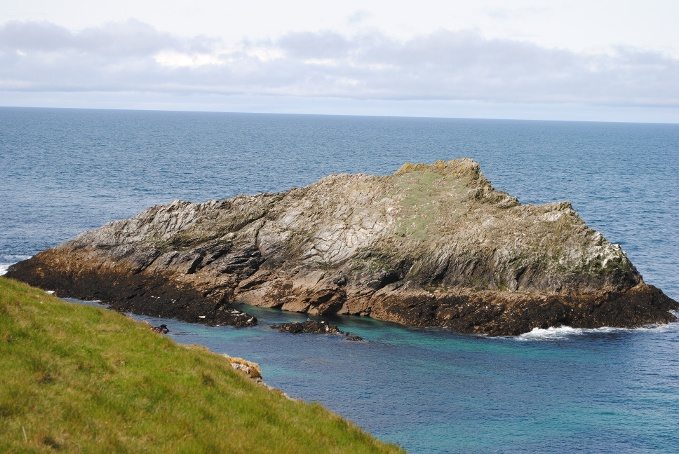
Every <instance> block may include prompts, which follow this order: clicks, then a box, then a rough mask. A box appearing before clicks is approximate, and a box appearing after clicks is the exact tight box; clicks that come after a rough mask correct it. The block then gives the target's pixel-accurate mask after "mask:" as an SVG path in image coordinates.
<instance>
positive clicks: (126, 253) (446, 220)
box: [8, 159, 678, 335]
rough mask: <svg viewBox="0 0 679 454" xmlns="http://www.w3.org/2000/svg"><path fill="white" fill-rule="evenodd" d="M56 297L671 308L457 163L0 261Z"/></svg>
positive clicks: (195, 317) (545, 210) (232, 204)
mask: <svg viewBox="0 0 679 454" xmlns="http://www.w3.org/2000/svg"><path fill="white" fill-rule="evenodd" d="M8 274H9V275H10V276H13V277H17V278H19V279H22V280H25V281H27V282H29V283H32V284H34V285H39V286H42V287H45V288H51V289H54V290H57V291H58V292H59V293H60V294H68V295H73V296H76V297H85V298H87V297H90V298H92V297H94V298H99V299H102V300H106V301H109V302H110V303H111V304H113V305H114V306H116V307H119V308H122V309H125V310H132V311H136V312H142V313H153V314H156V315H164V316H174V317H178V318H183V319H186V320H190V321H198V322H204V323H212V324H235V325H238V326H247V325H249V324H253V323H255V322H256V320H255V319H254V318H253V317H250V316H248V315H247V314H243V313H241V312H239V311H237V310H235V309H233V308H232V307H231V306H230V304H231V303H233V302H246V303H248V304H252V305H257V306H266V307H277V308H281V309H284V310H291V311H297V312H308V313H310V314H321V315H323V314H333V313H337V314H358V315H368V316H372V317H375V318H379V319H383V320H390V321H394V322H398V323H403V324H407V325H411V326H418V327H423V326H439V327H446V328H451V329H454V330H457V331H462V332H473V333H486V334H493V335H504V334H507V335H511V334H519V333H522V332H526V331H530V330H531V329H532V328H534V327H543V328H546V327H548V326H558V325H571V326H579V327H597V326H604V325H608V326H639V325H643V324H648V323H657V322H668V321H672V320H674V316H673V315H672V314H671V313H669V312H668V311H669V310H671V309H676V308H677V307H678V304H677V303H676V302H675V301H673V300H671V299H670V298H669V297H667V296H666V295H664V294H663V293H662V291H660V290H659V289H657V288H655V287H653V286H650V285H647V284H645V283H644V282H643V279H642V277H641V276H640V274H639V273H638V272H637V270H636V269H635V268H634V266H633V265H632V263H631V262H630V261H629V259H628V258H627V257H626V255H625V254H624V252H623V251H622V250H621V249H620V247H619V246H617V245H614V244H611V243H610V242H608V241H607V240H606V239H605V238H604V237H603V236H602V235H601V234H600V233H598V232H596V231H594V230H592V229H590V228H589V227H588V226H587V225H586V224H585V222H584V221H583V220H582V219H581V218H580V217H579V216H578V215H577V213H576V212H575V211H574V210H573V208H572V207H571V205H570V204H569V203H567V202H562V203H555V204H547V205H522V204H520V203H519V202H518V200H517V199H516V198H514V197H512V196H510V195H508V194H506V193H504V192H500V191H497V190H495V189H494V188H493V187H492V185H491V184H490V183H489V182H488V180H486V178H485V177H484V176H483V175H482V174H481V172H480V168H479V165H478V164H477V163H476V162H474V161H472V160H470V159H459V160H454V161H448V162H443V161H438V162H436V163H434V164H430V165H427V164H405V165H404V166H403V167H402V168H401V169H400V170H399V171H397V172H396V173H395V174H394V175H389V176H372V175H363V174H358V175H345V174H343V175H332V176H329V177H326V178H324V179H322V180H320V181H318V182H317V183H314V184H312V185H310V186H307V187H304V188H296V189H292V190H290V191H286V192H281V193H273V194H271V193H267V194H259V195H254V196H238V197H235V198H232V199H228V200H224V201H212V202H206V203H189V202H181V201H175V202H173V203H171V204H169V205H162V206H155V207H152V208H150V209H148V210H146V211H144V212H142V213H141V214H139V215H138V216H135V217H133V218H131V219H128V220H123V221H117V222H113V223H111V224H108V225H105V226H103V227H101V228H99V229H96V230H92V231H89V232H86V233H84V234H82V235H80V236H78V237H77V238H75V239H74V240H72V241H70V242H67V243H64V244H62V245H60V246H58V247H56V248H53V249H49V250H47V251H44V252H42V253H40V254H38V255H36V256H35V257H33V258H31V259H29V260H27V261H25V262H22V263H19V264H17V265H15V266H14V267H12V268H10V270H9V273H8Z"/></svg>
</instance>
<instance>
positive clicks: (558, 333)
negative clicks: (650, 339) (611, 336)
mask: <svg viewBox="0 0 679 454" xmlns="http://www.w3.org/2000/svg"><path fill="white" fill-rule="evenodd" d="M675 315H679V314H677V313H675ZM678 327H679V323H666V324H659V325H648V326H643V327H640V328H615V327H612V326H602V327H601V328H573V327H572V326H566V325H563V326H550V327H549V328H546V329H545V328H533V329H532V330H531V331H529V332H527V333H523V334H521V335H519V336H516V337H514V339H516V340H521V341H530V340H538V341H539V340H562V339H568V338H571V337H575V336H582V335H586V334H607V333H621V332H632V331H650V330H653V331H666V330H673V329H677V328H678Z"/></svg>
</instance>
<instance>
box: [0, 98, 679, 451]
mask: <svg viewBox="0 0 679 454" xmlns="http://www.w3.org/2000/svg"><path fill="white" fill-rule="evenodd" d="M459 156H470V157H473V158H474V159H476V160H477V161H479V162H480V163H481V165H482V169H483V171H484V173H485V174H486V175H487V176H488V177H489V179H491V181H492V182H493V183H494V184H495V186H496V187H499V188H501V189H503V190H506V191H508V192H510V193H511V194H513V195H517V196H518V197H519V199H520V200H521V201H522V202H524V203H535V202H547V201H554V200H564V199H569V200H572V201H573V203H574V206H575V208H576V209H577V210H578V211H579V212H580V213H581V214H582V216H583V217H584V218H585V220H586V221H587V222H588V223H590V225H592V226H593V227H595V228H597V229H598V230H600V231H602V232H603V233H604V234H605V235H606V236H607V237H608V238H609V239H610V240H611V241H614V242H617V243H620V244H621V245H622V246H623V248H624V249H625V250H626V251H627V252H628V254H629V255H630V257H631V259H632V261H633V262H634V263H635V265H636V266H637V267H638V269H639V270H640V272H641V273H642V274H643V275H644V277H645V279H646V280H647V281H648V282H650V283H653V284H655V285H658V286H659V287H661V288H663V289H664V290H665V291H666V293H668V294H669V295H670V296H672V297H674V298H675V299H677V298H679V275H678V274H677V257H678V256H679V222H678V221H677V217H676V212H677V208H679V159H678V157H679V126H673V125H635V124H605V123H560V122H520V121H489V120H485V121H484V120H445V119H409V118H361V117H322V116H294V115H245V114H214V113H169V112H126V111H87V110H50V109H0V191H1V192H0V193H1V194H2V202H3V212H2V215H1V216H0V267H2V266H6V265H7V264H8V263H11V262H14V261H17V260H20V259H21V258H22V257H26V256H30V255H31V254H34V253H35V252H37V251H38V250H41V249H44V248H46V247H49V246H53V245H55V244H57V243H59V242H61V241H63V240H65V239H68V238H70V237H72V236H73V235H75V234H77V233H78V232H80V231H82V230H84V229H87V228H91V227H96V226H99V225H101V224H102V223H104V222H107V221H109V220H112V219H117V218H122V217H127V216H130V215H132V214H134V213H135V212H138V211H140V210H142V209H143V208H145V207H147V206H149V205H152V204H155V203H162V202H168V201H170V200H173V199H177V198H180V199H187V200H195V201H198V200H206V199H212V198H225V197H230V196H232V195H235V194H237V193H252V192H257V191H275V190H283V189H287V188H289V187H291V186H300V185H304V184H307V183H310V182H312V181H314V180H316V179H318V178H320V177H321V176H323V175H326V174H328V173H331V172H344V171H349V172H359V171H360V172H369V173H377V174H385V173H390V172H393V171H394V170H395V169H397V168H398V167H399V166H400V164H401V163H402V162H404V161H432V160H435V159H452V158H455V157H459ZM248 310H249V311H251V312H256V314H257V316H258V317H259V318H260V320H261V321H262V323H261V325H260V326H258V327H256V328H252V329H242V330H238V329H232V328H226V327H219V328H210V327H204V326H200V325H192V324H186V323H181V322H177V321H173V320H160V319H150V320H151V321H152V322H154V323H160V322H163V323H166V324H167V325H168V326H169V327H170V329H171V333H170V335H171V336H173V337H175V338H176V339H177V340H178V341H180V342H187V343H200V344H203V345H206V346H208V347H209V348H211V349H213V350H215V351H218V352H227V353H229V354H230V355H236V356H243V357H246V358H249V359H252V360H255V361H258V362H260V363H261V364H262V367H263V372H264V376H265V379H266V381H267V382H268V383H270V384H271V385H273V386H276V387H279V388H281V389H283V390H284V391H286V392H287V393H288V394H290V395H292V396H294V397H299V398H302V399H305V400H316V401H319V402H322V403H323V404H324V405H326V406H328V407H329V408H331V409H333V410H335V411H336V412H338V413H340V414H342V415H344V416H347V417H349V418H350V419H352V420H354V421H355V422H356V423H357V424H359V425H360V426H362V427H364V428H366V429H367V430H369V431H370V432H372V433H374V434H375V435H377V436H379V437H381V438H383V439H385V440H390V441H394V442H397V443H399V444H401V445H402V446H404V447H405V448H406V449H408V450H409V451H412V452H527V451H534V452H570V451H577V450H580V451H586V452H591V451H598V452H610V451H616V452H679V432H678V431H677V427H678V426H679V424H678V421H679V357H678V356H677V353H676V352H677V347H679V325H677V324H673V325H669V326H665V327H660V328H652V329H642V330H633V331H628V330H611V329H604V330H598V331H578V330H569V329H566V328H562V329H558V330H544V331H538V332H535V333H531V334H530V335H528V336H522V337H519V338H499V339H498V338H483V337H473V336H461V335H456V334H453V333H448V332H444V331H434V330H409V329H405V328H402V327H398V326H394V325H391V324H386V323H380V322H377V321H374V320H369V319H359V318H340V319H338V322H339V323H340V325H341V327H342V328H343V329H345V330H347V331H350V332H353V333H355V334H358V335H360V336H362V337H364V338H365V339H366V341H365V342H349V341H346V340H344V339H342V338H339V337H327V336H313V335H300V336H292V335H286V334H281V333H277V332H275V331H273V330H271V329H270V328H268V324H269V323H273V322H275V321H280V320H292V319H305V317H304V316H301V315H298V314H287V313H282V312H278V311H270V310H262V309H256V308H248Z"/></svg>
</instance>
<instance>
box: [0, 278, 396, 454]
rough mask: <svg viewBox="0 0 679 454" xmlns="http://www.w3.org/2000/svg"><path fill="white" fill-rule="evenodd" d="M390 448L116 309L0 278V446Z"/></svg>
mask: <svg viewBox="0 0 679 454" xmlns="http://www.w3.org/2000/svg"><path fill="white" fill-rule="evenodd" d="M53 448H56V449H59V448H62V449H66V450H69V451H83V450H84V451H118V452H125V451H128V452H141V451H168V450H169V451H170V452H175V451H179V452H248V453H254V452H352V453H359V452H396V451H398V449H397V448H395V447H393V446H387V445H384V444H382V443H380V442H379V441H377V440H375V439H374V438H372V437H370V436H369V435H367V434H365V433H364V432H362V431H361V430H360V429H358V428H357V427H355V426H353V425H352V424H351V423H348V422H347V421H345V420H343V419H341V418H339V417H338V416H336V415H334V414H332V413H330V412H329V411H327V410H325V409H324V408H322V407H321V406H320V405H318V404H307V403H303V402H293V401H290V400H288V399H285V398H284V397H282V396H280V395H278V394H276V393H274V392H271V391H268V390H266V389H265V388H264V387H262V386H259V385H257V384H255V383H252V382H251V381H250V380H248V379H247V378H244V377H243V376H241V375H240V374H238V373H237V372H235V371H233V370H232V369H231V367H230V366H229V365H228V364H227V363H226V361H225V360H224V359H223V358H221V357H220V356H218V355H215V354H212V353H210V352H208V351H205V350H203V349H199V348H185V347H182V346H179V345H177V344H176V343H174V342H173V341H172V340H170V339H168V338H166V337H163V336H161V335H158V334H155V333H153V332H151V331H150V330H149V329H148V328H146V327H144V326H143V325H141V324H139V323H136V322H134V321H132V320H130V319H128V318H126V317H124V316H122V315H120V314H117V313H114V312H111V311H105V310H101V309H96V308H90V307H83V306H77V305H73V304H69V303H65V302H63V301H60V300H58V299H57V298H54V297H51V296H49V295H47V294H46V293H44V292H43V291H41V290H38V289H35V288H31V287H29V286H27V285H24V284H21V283H19V282H16V281H12V280H9V279H5V278H0V452H6V451H26V450H28V451H44V450H50V449H53Z"/></svg>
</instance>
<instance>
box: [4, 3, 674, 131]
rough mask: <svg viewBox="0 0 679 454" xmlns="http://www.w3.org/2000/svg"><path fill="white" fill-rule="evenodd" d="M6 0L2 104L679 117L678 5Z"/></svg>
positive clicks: (598, 117)
mask: <svg viewBox="0 0 679 454" xmlns="http://www.w3.org/2000/svg"><path fill="white" fill-rule="evenodd" d="M404 3H405V2H387V1H362V2H359V1H354V0H347V1H344V2H341V3H340V2H327V3H326V2H319V1H306V0H291V1H288V2H264V1H259V0H251V1H248V2H242V1H234V2H217V1H190V2H189V1H175V2H172V3H171V4H170V5H171V6H168V2H160V1H147V2H132V1H127V0H121V1H119V2H111V3H110V5H108V4H95V2H87V1H82V0H62V1H60V2H46V1H35V0H23V1H22V2H16V1H12V2H9V1H6V0H0V105H6V106H10V105H11V106H44V107H95V108H132V109H163V110H210V111H244V112H294V113H326V114H359V115H404V116H441V117H477V118H525V119H549V120H559V119H563V120H601V121H651V122H679V27H676V24H675V22H676V18H677V17H679V2H673V1H662V0H648V1H645V2H638V1H608V0H599V1H596V2H592V1H588V2H585V1H579V0H572V1H560V0H554V1H551V2H544V1H533V0H515V1H494V0H480V1H476V2H455V1H447V2H442V1H433V0H420V1H418V2H417V3H416V4H413V3H411V2H408V3H410V5H404Z"/></svg>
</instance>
